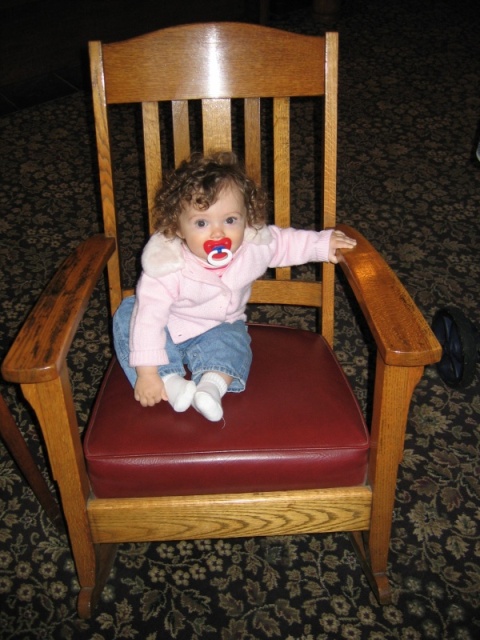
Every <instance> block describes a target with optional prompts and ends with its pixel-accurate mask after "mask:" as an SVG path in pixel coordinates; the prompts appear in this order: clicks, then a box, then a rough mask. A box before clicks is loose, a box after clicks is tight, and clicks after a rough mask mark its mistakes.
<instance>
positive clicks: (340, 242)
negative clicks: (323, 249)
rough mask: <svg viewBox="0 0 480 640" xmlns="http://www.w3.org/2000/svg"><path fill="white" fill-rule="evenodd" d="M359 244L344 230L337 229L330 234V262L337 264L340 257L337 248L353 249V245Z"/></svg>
mask: <svg viewBox="0 0 480 640" xmlns="http://www.w3.org/2000/svg"><path fill="white" fill-rule="evenodd" d="M356 244H357V241H356V240H354V238H349V237H348V236H346V235H345V234H344V233H343V231H338V230H337V229H335V231H334V232H333V233H332V235H331V236H330V245H329V249H328V260H329V262H333V264H337V262H338V258H337V255H336V251H337V249H353V247H354V246H355V245H356Z"/></svg>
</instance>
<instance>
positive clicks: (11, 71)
mask: <svg viewBox="0 0 480 640" xmlns="http://www.w3.org/2000/svg"><path fill="white" fill-rule="evenodd" d="M310 2H311V0H310ZM308 4H309V0H296V1H293V0H276V1H270V2H265V1H263V0H203V1H202V2H198V0H178V1H177V2H165V1H164V0H163V1H162V0H81V1H80V2H67V1H65V0H0V116H1V115H6V114H8V113H12V112H14V111H17V110H18V109H24V108H26V107H29V106H32V105H35V104H39V103H42V102H46V101H49V100H52V99H55V98H59V97H63V96H66V95H69V94H71V93H73V92H76V91H79V90H81V89H82V88H83V87H84V86H86V85H85V83H86V82H88V59H87V42H88V41H89V40H94V39H100V40H104V41H106V42H108V41H114V40H121V39H124V38H129V37H133V36H135V35H139V34H141V33H146V32H148V31H153V30H154V29H158V28H161V27H166V26H171V25H174V24H181V23H186V22H199V21H210V20H242V21H247V22H260V21H263V22H265V21H266V20H268V15H269V14H271V13H273V12H285V11H289V10H291V9H292V8H295V9H298V8H299V7H302V6H306V5H308Z"/></svg>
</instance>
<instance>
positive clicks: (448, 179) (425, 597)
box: [0, 0, 480, 640]
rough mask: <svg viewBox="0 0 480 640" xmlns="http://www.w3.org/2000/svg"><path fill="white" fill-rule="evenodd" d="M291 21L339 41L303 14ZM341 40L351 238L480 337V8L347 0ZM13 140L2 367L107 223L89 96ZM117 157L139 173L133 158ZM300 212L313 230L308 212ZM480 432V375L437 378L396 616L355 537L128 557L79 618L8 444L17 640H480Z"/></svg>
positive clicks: (3, 474)
mask: <svg viewBox="0 0 480 640" xmlns="http://www.w3.org/2000/svg"><path fill="white" fill-rule="evenodd" d="M272 24H274V25H276V26H280V27H283V28H286V29H290V30H294V31H299V32H304V33H318V32H320V31H321V26H319V25H317V24H315V23H314V22H313V21H312V19H311V17H310V13H309V11H307V10H306V9H303V8H302V9H301V10H292V11H291V12H283V13H282V14H281V15H278V16H276V17H275V16H274V17H273V19H272ZM337 27H338V30H339V32H340V43H341V60H340V114H339V167H338V176H339V184H338V196H339V200H338V218H339V221H341V222H347V223H349V224H352V225H353V226H356V227H357V228H359V229H360V230H361V231H362V232H363V233H364V234H365V235H366V236H367V237H368V238H369V239H370V241H371V242H372V243H373V244H374V245H375V246H376V247H377V248H378V249H379V251H380V252H381V253H382V254H383V255H384V256H385V257H386V258H387V260H388V261H389V262H390V263H391V265H392V266H393V268H394V269H395V270H396V272H397V273H398V275H399V276H400V277H401V279H402V280H403V282H404V283H405V285H406V287H407V289H408V290H409V292H410V293H411V295H412V296H413V298H414V299H415V301H416V303H417V304H418V306H419V307H420V309H421V310H422V312H423V313H424V315H425V317H426V318H427V319H428V320H429V321H430V320H431V318H432V317H433V315H434V313H435V311H436V310H437V309H439V308H442V307H444V306H447V305H455V306H458V307H460V308H461V309H462V310H463V312H464V313H465V314H466V315H467V317H468V318H469V319H470V320H471V321H472V322H473V323H474V324H475V325H476V326H477V327H480V309H479V304H478V298H479V294H480V262H479V259H478V244H479V241H480V239H479V211H480V167H479V166H478V165H475V164H474V163H473V161H472V157H473V148H474V144H475V142H476V140H477V135H478V133H479V131H478V123H479V121H480V94H479V77H480V38H479V34H480V14H479V12H478V7H477V2H476V0H464V2H462V3H458V2H455V1H453V0H425V1H424V2H418V1H413V0H402V2H394V1H393V0H369V2H364V1H363V0H362V1H361V0H344V3H343V8H342V13H341V16H340V18H339V22H338V25H337ZM0 136H1V138H0V145H1V147H0V149H1V158H2V160H1V166H2V168H1V177H2V180H1V182H2V184H1V187H0V207H1V215H0V230H1V241H0V258H1V264H0V274H1V278H0V302H1V315H0V346H1V351H0V357H1V358H3V356H4V354H5V353H6V350H7V349H8V346H9V344H10V343H11V341H12V339H13V337H14V335H15V333H16V332H17V331H18V328H19V326H20V325H21V323H22V322H23V320H24V319H25V317H26V315H27V313H28V311H29V310H30V309H31V307H32V305H33V303H34V302H35V300H36V299H37V297H38V296H39V294H40V292H41V291H42V289H43V288H44V287H45V285H46V283H47V282H48V280H49V279H50V277H51V276H52V274H53V273H54V270H55V268H56V267H57V266H58V265H59V263H60V262H61V261H62V260H63V259H64V258H65V256H66V255H68V253H69V252H70V251H71V250H72V249H73V248H74V247H75V246H76V245H77V244H78V243H79V242H80V241H81V240H82V239H83V238H85V237H87V236H89V235H90V234H92V233H94V232H96V231H98V229H99V225H100V223H99V218H98V210H99V209H98V189H97V185H96V181H95V174H94V170H93V169H92V167H93V163H94V154H95V151H94V146H93V144H94V136H93V130H92V115H91V106H90V103H89V99H88V96H84V95H83V94H77V95H74V96H71V97H69V98H64V99H61V100H58V101H55V102H53V103H49V104H45V105H42V106H39V107H35V108H31V109H28V110H25V111H23V112H20V113H17V114H14V115H12V116H8V117H5V118H3V119H0ZM117 142H118V145H119V149H120V152H122V153H123V154H124V156H125V159H126V162H127V166H128V162H129V156H130V153H131V150H130V149H129V148H128V147H126V146H125V144H124V142H123V140H122V139H120V140H118V141H117ZM132 163H133V160H132ZM125 199H126V202H127V204H128V210H129V211H135V210H138V209H139V208H140V206H141V203H140V202H138V198H137V196H136V194H135V193H130V192H129V191H128V189H127V190H126V193H125ZM300 199H301V198H300ZM300 209H301V210H303V212H304V213H303V214H302V215H305V216H306V215H308V206H307V205H304V206H303V209H302V207H300ZM305 212H306V213H305ZM301 222H305V223H311V220H310V221H307V220H303V219H301ZM135 251H136V249H135V248H134V249H133V250H132V259H133V256H134V254H135ZM338 293H339V295H338V306H337V313H336V325H337V327H336V330H337V334H336V347H337V353H338V355H339V358H340V359H341V361H342V363H343V364H344V365H345V368H346V371H347V374H348V376H349V377H350V380H351V382H352V385H353V387H354V389H355V391H356V393H357V395H358V396H359V398H360V401H361V403H362V405H363V406H364V408H365V410H366V411H368V402H369V380H368V377H367V376H366V375H365V373H364V372H365V365H366V364H368V361H369V359H370V348H369V347H370V344H369V341H368V339H367V343H365V339H364V331H363V327H362V325H361V324H360V323H358V322H357V321H355V320H352V318H351V308H350V307H351V302H350V300H349V298H348V297H347V296H346V295H345V293H344V291H343V287H342V283H341V280H340V284H339V287H338ZM104 300H105V291H104V289H103V288H102V287H99V289H98V291H96V292H95V295H94V298H93V302H92V305H91V307H90V308H89V310H88V312H87V314H86V317H85V320H84V322H83V323H82V326H81V328H80V331H79V334H78V336H77V338H76V340H75V344H74V349H73V353H72V356H71V363H70V366H71V369H72V375H73V384H74V389H75V398H76V403H77V407H78V409H79V412H80V419H81V423H82V428H83V426H84V425H85V423H86V421H87V417H88V411H89V408H90V406H91V402H92V399H93V395H94V392H95V389H96V388H98V383H99V380H100V378H101V376H102V373H103V371H104V368H105V364H106V362H107V360H108V357H109V356H110V348H109V338H108V318H107V315H106V311H105V310H104V309H105V308H104V306H103V303H104ZM291 320H292V322H295V321H297V317H296V315H295V314H294V315H293V316H292V318H291ZM300 321H301V322H305V323H306V324H308V322H309V318H308V317H307V318H306V319H305V318H300ZM1 392H2V394H3V395H4V397H5V399H6V400H7V401H8V404H9V406H10V408H11V410H12V412H13V414H14V416H15V419H16V420H17V421H18V424H19V425H20V427H21V429H22V432H23V433H24V435H25V437H26V439H27V442H28V443H29V446H30V447H31V449H32V452H33V453H34V455H35V456H36V458H37V460H38V462H39V464H40V465H41V466H42V468H44V469H45V468H46V467H45V461H44V458H43V447H42V443H41V439H40V436H39V433H38V430H37V428H36V426H35V423H34V420H33V418H32V416H31V414H30V412H29V410H28V408H27V406H26V403H25V402H24V401H23V399H22V397H21V395H20V394H19V393H18V391H17V389H15V387H14V386H13V385H7V384H5V383H3V382H2V384H1ZM479 417H480V392H479V377H478V376H477V377H476V378H475V380H474V381H473V382H472V384H471V385H469V386H468V387H467V388H466V389H457V390H455V389H452V388H450V387H447V386H446V385H445V384H444V383H443V382H442V380H441V379H440V378H439V376H438V374H437V371H436V369H435V367H430V368H428V369H427V370H426V373H425V376H424V378H423V380H422V381H421V383H420V385H419V387H418V388H417V390H416V392H415V394H414V399H413V405H412V410H411V414H410V417H409V422H408V427H407V439H406V452H405V457H404V460H403V462H402V465H401V468H400V473H399V480H398V490H397V501H396V504H395V512H394V522H393V532H392V542H391V552H390V565H389V575H390V578H391V582H392V585H393V603H392V604H391V605H389V606H384V607H381V606H379V605H378V604H377V602H376V601H375V599H374V598H373V596H372V595H371V593H370V589H369V587H368V585H367V582H366V580H365V578H364V576H363V574H362V571H361V569H360V566H359V564H358V562H357V560H356V557H355V555H354V553H353V551H352V548H351V547H350V545H349V542H348V539H347V537H346V536H345V535H342V534H338V535H323V536H294V537H285V538H267V539H257V538H249V539H240V540H204V541H197V542H177V543H165V544H153V543H152V544H136V545H129V544H125V545H121V547H120V549H119V552H118V555H117V558H116V562H115V565H114V569H113V572H112V576H111V578H110V580H109V582H108V586H107V588H106V589H105V591H104V593H103V595H102V599H101V602H100V604H99V606H98V608H97V610H96V611H95V613H94V615H93V617H92V618H91V620H89V621H86V622H85V621H80V620H79V619H78V617H77V615H76V610H75V601H76V593H77V590H78V585H77V582H76V578H75V571H74V566H73V562H72V558H71V555H70V551H69V547H68V542H67V539H66V538H65V537H64V536H62V535H60V534H58V533H57V532H56V530H55V529H54V527H53V526H52V525H51V524H50V523H49V521H48V519H47V518H46V517H45V515H44V513H43V511H42V509H41V508H40V506H39V505H38V503H37V501H36V500H35V498H34V496H33V494H32V492H31V491H30V489H29V488H28V486H27V485H26V483H25V481H24V480H23V478H22V477H21V476H20V475H19V473H18V471H17V468H16V467H15V465H14V464H13V462H12V460H11V458H10V456H9V455H8V453H7V452H6V450H5V449H4V447H3V446H2V445H0V512H1V524H0V605H1V606H0V638H1V639H2V640H7V639H22V640H27V639H40V638H42V639H46V640H47V639H48V640H50V639H70V638H72V639H76V638H79V639H85V640H92V639H94V640H110V639H120V638H135V639H138V640H160V639H161V640H169V639H171V638H175V639H180V640H197V639H198V640H200V639H201V640H206V639H209V640H210V639H211V640H216V639H221V640H234V639H235V640H254V639H255V640H257V639H262V638H281V639H282V640H317V639H318V640H320V639H322V640H323V639H327V640H330V639H331V640H336V639H338V638H346V639H349V640H360V639H365V640H367V639H368V640H383V639H388V640H389V639H398V640H420V639H423V638H426V639H428V638H434V639H437V638H439V639H445V640H450V639H459V640H460V639H461V640H475V639H477V638H479V637H480V617H479V613H478V611H479V607H480V527H479V519H480V517H479V516H480V495H479V494H480V483H479V478H480V459H479V451H480V442H479V434H480V430H479V422H480V420H479ZM45 477H46V478H47V479H49V475H48V472H47V471H45ZM49 482H50V480H49Z"/></svg>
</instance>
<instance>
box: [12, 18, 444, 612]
mask: <svg viewBox="0 0 480 640" xmlns="http://www.w3.org/2000/svg"><path fill="white" fill-rule="evenodd" d="M90 58H91V71H92V86H93V101H94V110H95V126H96V136H97V148H98V163H99V171H100V184H101V194H102V205H103V215H104V224H105V233H104V234H102V235H96V236H93V237H91V238H89V239H87V240H85V242H83V243H82V244H81V245H80V246H79V247H78V248H77V250H76V251H75V253H74V254H73V255H72V256H71V257H70V258H68V259H67V261H66V262H65V264H64V265H63V267H62V268H61V269H60V270H59V271H58V273H57V274H56V275H55V277H54V278H53V280H52V282H51V283H50V285H49V286H48V287H47V289H46V290H45V292H44V294H43V295H42V297H41V299H40V300H39V302H38V304H37V305H36V307H35V308H34V310H33V311H32V313H31V314H30V316H29V318H28V319H27V321H26V323H25V325H24V326H23V328H22V329H21V331H20V333H19V335H18V337H17V339H16V341H15V343H14V345H13V346H12V348H11V350H10V352H9V354H8V356H7V358H6V360H5V362H4V364H3V367H2V372H3V375H4V377H5V378H6V379H7V380H10V381H13V382H17V383H20V384H21V386H22V389H23V393H24V395H25V397H26V398H27V400H28V401H29V402H30V404H31V405H32V407H33V408H34V410H35V411H36V414H37V416H38V420H39V422H40V425H41V428H42V430H43V433H44V436H45V441H46V445H47V448H48V453H49V457H50V461H51V465H52V470H53V473H54V477H55V480H56V482H57V483H58V487H59V492H60V495H61V499H62V503H63V509H64V513H65V518H66V522H67V526H68V532H69V537H70V542H71V547H72V553H73V556H74V559H75V564H76V569H77V573H78V579H79V582H80V585H81V591H80V595H79V601H78V607H79V613H80V615H81V616H84V617H87V616H89V615H90V613H91V611H92V608H93V606H94V604H95V602H96V600H97V598H98V596H99V594H100V592H101V591H102V589H103V586H104V583H105V580H106V578H107V576H108V573H109V569H110V566H111V563H112V561H113V558H114V554H115V545H116V544H117V543H122V542H127V541H128V542H132V541H153V540H178V539H180V540H182V539H196V538H219V537H235V536H242V537H245V536H269V535H283V534H300V533H302V534H305V533H318V532H331V531H348V532H351V534H352V538H353V541H354V545H355V547H356V549H357V551H358V553H359V556H360V558H361V560H362V563H363V566H364V568H365V571H366V574H367V576H368V578H369V580H370V583H371V586H372V588H373V589H374V591H375V593H376V595H377V597H378V598H379V600H380V601H381V602H382V603H385V602H388V601H389V598H390V587H389V584H388V579H387V576H386V570H387V556H388V549H389V539H390V527H391V520H392V509H393V504H394V498H395V485H396V477H397V467H398V464H399V462H400V460H401V458H402V451H403V441H404V432H405V427H406V421H407V415H408V411H409V404H410V400H411V396H412V392H413V390H414V388H415V386H416V384H417V383H418V381H419V380H420V377H421V376H422V373H423V369H424V366H425V365H428V364H431V363H434V362H436V361H437V360H438V358H439V356H440V346H439V345H438V343H437V341H436V339H435V337H434V336H433V334H432V332H431V330H430V328H429V326H428V325H427V324H426V322H425V320H424V319H423V317H422V316H421V314H420V313H419V311H418V309H417V308H416V306H415V304H414V303H413V301H412V299H411V298H410V297H409V295H408V293H407V292H406V291H405V289H404V288H403V287H402V285H401V284H400V282H399V281H398V279H397V278H396V276H395V275H394V274H393V273H392V271H391V270H390V268H389V267H388V266H387V265H386V264H385V262H384V261H383V259H382V258H381V257H380V255H379V254H378V253H377V252H376V251H375V250H374V249H373V248H372V246H371V245H370V244H369V243H368V242H367V240H366V239H365V238H363V237H362V236H361V235H360V234H359V233H357V232H356V231H354V230H353V229H351V228H347V227H345V226H343V225H339V227H340V228H341V229H343V230H344V231H345V232H346V233H348V234H349V235H352V236H354V237H355V238H356V239H357V241H358V244H357V247H356V248H355V249H354V250H353V251H349V252H347V251H345V252H344V253H343V255H341V260H340V267H341V268H342V270H343V272H344V274H345V276H346V280H347V281H348V283H349V284H350V286H351V289H352V290H353V293H354V294H355V296H356V298H357V300H358V302H359V306H360V308H361V310H362V311H363V313H364V316H365V318H366V321H367V323H368V326H369V327H370V330H371V333H372V335H373V337H374V339H375V343H376V348H377V357H376V372H375V389H374V401H373V412H372V420H371V425H369V426H368V428H367V426H366V425H365V422H364V419H363V417H362V415H361V411H360V409H359V405H358V404H357V402H356V400H355V398H354V396H353V393H352V390H351V388H350V386H349V384H348V382H347V380H346V378H345V376H344V374H343V372H342V370H341V367H340V365H339V363H338V361H337V360H336V358H335V356H334V354H333V351H332V345H333V328H334V300H333V294H334V266H333V265H331V264H325V265H322V266H321V268H320V271H321V272H322V281H321V282H316V281H314V280H313V279H312V278H311V277H310V275H309V274H307V279H305V278H304V279H302V278H298V277H297V278H294V277H292V274H291V271H290V269H278V270H276V273H275V274H269V277H267V278H265V279H264V280H262V281H259V282H257V283H256V285H255V287H254V290H253V294H252V302H253V303H257V304H259V303H260V304H262V305H263V304H266V303H269V304H275V305H291V304H293V305H296V306H310V307H315V308H316V309H318V316H319V317H320V318H321V320H320V328H321V333H315V332H310V331H301V330H297V329H293V330H292V329H290V328H282V327H276V326H265V325H260V326H255V325H252V326H251V327H250V332H251V337H252V349H253V365H252V370H251V374H250V378H249V383H248V388H247V390H246V391H245V392H244V393H242V394H228V397H226V398H225V399H224V412H225V419H226V427H225V428H223V429H222V428H221V427H219V426H218V425H215V424H212V423H206V421H205V420H204V419H203V418H202V417H201V416H200V415H199V414H197V413H196V412H195V411H194V410H188V411H187V412H185V413H183V414H176V413H174V412H173V411H172V410H171V408H170V407H169V405H168V404H167V403H165V402H163V403H161V404H160V405H156V406H155V407H152V408H142V407H141V406H140V405H139V404H138V403H137V402H135V400H134V398H133V393H132V389H131V388H130V386H129V384H128V382H127V380H126V378H125V376H124V374H123V373H122V371H121V369H120V367H119V365H118V363H116V362H115V360H114V361H113V363H112V365H111V366H110V367H109V369H108V371H107V373H106V377H105V381H104V383H103V385H102V387H101V389H100V391H99V393H98V397H97V400H96V404H95V407H94V409H93V412H92V416H91V421H90V424H89V427H88V430H87V434H86V437H85V441H84V443H82V442H81V438H80V435H79V430H78V424H77V419H76V417H75V411H74V402H73V398H72V390H71V385H70V381H69V372H68V367H67V360H66V358H67V353H68V349H69V346H70V344H71V342H72V339H73V336H74V333H75V330H76V328H77V327H78V324H79V322H80V320H81V317H82V314H83V312H84V310H85V308H86V305H87V303H88V300H89V298H90V296H91V294H92V291H93V289H94V287H95V286H96V283H97V281H98V280H99V278H101V275H102V272H103V270H104V268H105V267H107V269H108V282H109V291H110V300H111V312H112V313H113V312H114V311H115V309H116V308H117V307H118V305H119V304H120V301H121V300H122V298H123V297H124V296H126V295H130V294H131V293H132V289H131V288H130V289H128V288H127V289H125V288H124V287H122V277H121V276H122V274H123V273H124V272H122V270H121V262H120V254H121V252H120V251H119V247H120V248H121V247H122V242H121V238H120V236H119V235H118V234H119V229H121V228H122V224H120V223H119V221H118V219H117V218H118V216H117V207H118V208H122V207H123V206H124V203H123V202H120V203H118V202H117V201H116V198H115V189H114V182H113V166H112V151H111V146H110V137H111V136H110V133H111V132H110V127H111V122H112V119H111V117H110V116H109V111H110V107H111V105H118V104H127V105H129V103H140V107H139V109H140V111H141V115H142V123H143V124H142V128H143V139H144V156H145V176H146V193H147V198H146V199H147V204H148V206H147V207H145V208H146V209H148V210H149V211H150V210H151V207H152V200H153V194H154V191H155V189H156V188H157V185H158V184H159V183H160V182H161V179H162V171H164V166H165V164H166V163H168V162H169V161H171V162H172V163H174V164H178V163H179V162H180V161H181V160H182V159H183V158H185V157H187V156H189V155H190V153H191V150H202V148H203V150H204V151H205V152H208V151H211V150H216V149H230V148H232V146H233V147H234V148H235V150H237V152H238V153H239V155H240V156H241V157H243V158H244V161H245V164H246V167H247V170H248V172H249V173H250V174H251V175H252V177H254V178H255V179H256V180H258V181H264V182H265V183H266V184H267V183H268V186H271V192H272V193H271V195H272V198H273V203H274V220H275V223H276V224H278V225H290V220H291V215H290V212H291V206H290V203H291V200H293V198H292V197H291V189H293V187H292V186H291V184H290V182H291V180H290V178H291V173H292V172H291V161H292V158H293V154H292V151H291V145H292V144H293V143H292V140H297V141H299V142H300V146H301V147H302V153H303V152H304V151H305V146H306V145H305V144H304V139H303V138H302V132H303V127H304V123H303V122H302V123H301V126H300V127H299V131H296V132H295V134H294V132H293V129H291V127H292V124H291V112H292V111H293V109H294V104H297V99H299V98H300V97H301V99H299V102H300V103H301V104H305V102H304V101H307V102H308V103H310V101H311V102H312V103H313V104H314V103H315V101H319V103H320V107H319V109H318V110H315V111H314V114H315V115H314V116H313V121H314V129H315V130H316V131H317V132H320V133H321V134H322V139H323V142H322V144H323V148H322V149H320V150H319V149H318V148H316V147H315V146H313V147H312V149H313V151H314V157H313V159H311V160H310V161H309V162H308V163H307V161H304V160H303V156H302V159H301V164H302V167H303V168H302V170H301V175H300V177H299V180H300V181H301V182H302V186H303V182H304V180H306V177H307V174H309V173H311V174H312V176H313V178H314V179H315V180H316V181H317V182H318V180H319V181H320V183H321V189H320V191H317V192H315V193H316V196H315V197H317V198H318V201H319V204H318V217H319V218H321V220H320V223H319V227H322V226H323V227H333V226H335V224H336V221H335V209H336V195H335V194H336V144H337V143H336V129H337V65H338V40H337V35H336V34H335V33H327V34H326V36H325V37H311V36H303V35H296V34H293V33H287V32H283V31H280V30H276V29H271V28H267V27H262V26H256V25H246V24H233V23H220V24H197V25H188V26H179V27H174V28H169V29H165V30H161V31H157V32H155V33H151V34H147V35H145V36H142V37H138V38H134V39H131V40H128V41H124V42H118V43H113V44H101V43H100V42H92V43H90ZM302 101H303V102H302ZM159 103H161V105H160V108H159ZM165 103H169V104H170V107H169V111H168V112H167V113H166V114H165ZM190 103H193V106H192V104H190ZM118 108H119V107H118V106H116V107H115V109H118ZM128 108H131V105H130V106H129V107H128ZM239 113H240V114H241V118H239V115H238V114H239ZM319 114H320V115H321V116H322V117H321V120H322V125H319V124H318V123H317V117H318V115H319ZM198 122H200V123H201V124H200V125H198ZM170 127H171V129H172V131H173V133H171V132H170ZM264 127H266V128H267V129H268V130H269V132H267V133H264ZM198 128H200V129H201V135H200V137H201V140H202V142H201V143H198V142H191V140H194V132H195V131H197V129H198ZM291 133H292V135H291ZM269 136H271V138H270V137H269ZM237 139H240V140H241V141H242V142H241V145H240V147H239V148H238V149H237V148H236V147H235V145H236V144H237V142H236V141H237ZM132 144H133V143H132ZM320 161H321V162H320ZM312 168H313V169H314V170H312V171H310V169H312ZM124 179H125V178H124ZM294 186H298V185H294ZM313 188H314V187H313V186H312V189H313ZM311 213H312V222H313V216H314V215H315V211H313V210H312V212H311ZM150 228H151V227H150ZM124 246H125V245H124ZM301 275H302V274H301ZM262 308H263V307H262ZM292 369H294V370H295V371H296V372H297V373H300V372H301V375H297V376H295V377H296V378H298V379H299V380H298V381H297V380H293V379H292V376H291V370H292ZM279 390H280V391H279ZM287 390H288V392H287Z"/></svg>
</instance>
